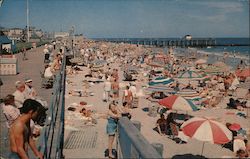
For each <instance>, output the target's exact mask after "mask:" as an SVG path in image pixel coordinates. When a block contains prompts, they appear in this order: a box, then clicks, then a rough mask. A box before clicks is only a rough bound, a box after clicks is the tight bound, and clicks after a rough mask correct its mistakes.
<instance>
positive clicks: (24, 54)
mask: <svg viewBox="0 0 250 159" xmlns="http://www.w3.org/2000/svg"><path fill="white" fill-rule="evenodd" d="M22 55H23V60H28V59H27V57H26V47H24V48H23V49H22Z"/></svg>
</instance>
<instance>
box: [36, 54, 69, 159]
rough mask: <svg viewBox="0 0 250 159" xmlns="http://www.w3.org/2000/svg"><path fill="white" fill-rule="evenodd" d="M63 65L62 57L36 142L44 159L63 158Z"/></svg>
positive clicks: (64, 76) (64, 67)
mask: <svg viewBox="0 0 250 159" xmlns="http://www.w3.org/2000/svg"><path fill="white" fill-rule="evenodd" d="M65 63H66V58H65V56H64V58H63V60H62V65H61V69H60V71H59V73H58V74H57V75H56V78H55V81H54V84H53V95H52V97H51V100H50V104H49V109H48V113H47V114H48V116H47V119H46V122H45V126H44V127H43V129H42V131H41V135H40V138H39V141H38V150H39V151H40V152H42V153H43V154H44V159H50V158H60V159H61V158H63V154H62V152H63V144H64V108H65V105H64V103H65V102H64V100H65V99H64V95H65V78H66V71H65V69H66V65H65Z"/></svg>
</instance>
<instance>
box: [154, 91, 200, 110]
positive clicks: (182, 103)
mask: <svg viewBox="0 0 250 159" xmlns="http://www.w3.org/2000/svg"><path fill="white" fill-rule="evenodd" d="M158 103H159V104H160V105H163V106H165V107H166V108H169V109H173V110H183V111H196V110H198V108H197V107H196V105H195V104H194V103H193V102H192V101H190V100H188V99H185V98H183V97H181V96H177V95H172V96H169V97H166V98H163V99H161V100H159V102H158Z"/></svg>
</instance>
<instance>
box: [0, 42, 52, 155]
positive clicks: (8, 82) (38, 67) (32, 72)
mask: <svg viewBox="0 0 250 159" xmlns="http://www.w3.org/2000/svg"><path fill="white" fill-rule="evenodd" d="M43 49H44V46H41V47H39V48H36V49H32V50H28V51H27V54H26V57H27V58H28V60H22V54H20V53H19V54H16V55H15V56H16V57H17V59H18V69H19V74H17V75H8V76H7V75H6V76H1V79H2V81H3V86H1V87H0V97H1V98H3V97H5V96H6V95H8V94H12V93H14V91H15V82H16V81H18V80H19V81H24V79H25V78H27V77H29V78H31V79H32V80H33V86H34V88H35V89H36V91H37V93H38V95H39V96H40V97H42V98H43V99H44V100H46V101H47V102H48V103H49V101H50V97H51V93H52V89H44V88H41V76H40V71H43V70H44V54H43ZM0 121H1V122H0V123H1V129H0V132H1V133H0V135H1V136H0V142H1V143H0V156H1V157H4V158H6V157H7V156H8V153H9V143H8V142H9V141H8V136H7V133H8V129H7V128H6V124H5V121H6V119H5V117H4V115H3V113H2V108H0Z"/></svg>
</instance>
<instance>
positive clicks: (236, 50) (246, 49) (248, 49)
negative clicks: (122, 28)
mask: <svg viewBox="0 0 250 159" xmlns="http://www.w3.org/2000/svg"><path fill="white" fill-rule="evenodd" d="M194 39H195V38H194ZM199 39H200V38H199ZM201 39H202V38H201ZM214 39H215V40H216V44H218V45H225V44H227V45H231V44H233V45H248V46H218V47H212V48H197V49H198V50H203V51H206V52H215V53H224V52H228V53H230V54H242V55H245V56H246V55H250V39H249V38H214ZM99 40H100V39H99ZM102 40H115V41H127V42H135V41H157V40H158V41H170V40H181V38H108V39H102Z"/></svg>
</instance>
